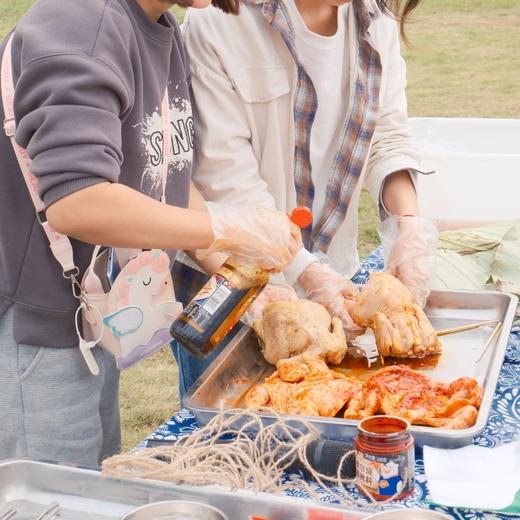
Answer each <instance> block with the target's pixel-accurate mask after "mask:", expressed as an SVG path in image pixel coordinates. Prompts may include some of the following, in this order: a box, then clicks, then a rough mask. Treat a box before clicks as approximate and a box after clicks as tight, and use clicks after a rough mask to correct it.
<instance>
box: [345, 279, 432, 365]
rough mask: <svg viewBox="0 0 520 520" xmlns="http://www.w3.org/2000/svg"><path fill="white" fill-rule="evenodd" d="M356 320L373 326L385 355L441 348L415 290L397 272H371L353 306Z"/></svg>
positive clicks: (426, 352)
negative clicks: (417, 302)
mask: <svg viewBox="0 0 520 520" xmlns="http://www.w3.org/2000/svg"><path fill="white" fill-rule="evenodd" d="M353 318H354V321H355V322H356V323H357V324H358V325H359V326H361V327H370V328H371V329H373V330H374V335H375V337H376V343H377V347H378V349H379V352H380V354H381V355H382V356H384V357H386V356H392V357H397V358H406V357H417V358H420V357H424V356H427V355H430V354H439V353H440V352H441V348H442V347H441V343H440V341H439V339H438V337H437V334H436V333H435V330H434V329H433V327H432V325H431V323H430V321H429V320H428V318H427V317H426V314H424V312H423V310H422V309H421V308H420V307H419V306H418V305H416V304H415V302H414V299H413V296H412V293H411V292H410V291H409V290H408V289H407V288H406V287H405V286H404V285H403V284H402V283H401V282H400V281H399V280H398V279H397V278H395V277H394V276H392V275H390V274H387V273H379V272H378V273H372V274H371V275H370V278H369V280H368V282H367V283H366V284H365V286H364V287H363V288H362V289H361V292H360V294H359V298H358V301H357V303H356V305H355V306H354V310H353Z"/></svg>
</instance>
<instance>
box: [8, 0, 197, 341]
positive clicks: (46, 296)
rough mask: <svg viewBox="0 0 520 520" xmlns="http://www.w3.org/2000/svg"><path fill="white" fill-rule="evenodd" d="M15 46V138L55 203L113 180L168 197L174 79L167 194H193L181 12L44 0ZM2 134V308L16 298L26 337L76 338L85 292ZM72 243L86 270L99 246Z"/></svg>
mask: <svg viewBox="0 0 520 520" xmlns="http://www.w3.org/2000/svg"><path fill="white" fill-rule="evenodd" d="M4 45H5V42H4V43H3V44H2V46H1V48H0V52H3V48H4ZM12 57H13V76H14V81H15V101H14V107H15V114H16V123H17V132H16V141H17V142H18V143H19V144H20V145H21V146H22V147H24V148H27V150H28V153H29V155H30V157H31V159H32V160H33V171H34V173H35V175H36V176H37V177H38V185H39V191H40V196H41V197H42V199H43V201H44V203H45V206H46V207H48V206H49V205H51V204H52V203H53V202H55V201H56V200H58V199H60V198H61V197H65V196H67V195H68V194H70V193H73V192H75V191H77V190H81V189H83V188H86V187H88V186H92V185H94V184H96V183H99V182H104V181H109V182H120V183H122V184H125V185H127V186H130V187H132V188H134V189H136V190H138V191H140V192H142V193H145V194H147V195H149V196H151V197H154V198H155V199H159V198H160V194H161V171H162V170H161V161H162V155H161V154H162V133H163V132H162V121H161V114H160V106H161V100H162V98H163V94H164V90H165V87H166V85H167V84H168V91H169V101H170V120H171V134H172V143H171V144H172V154H171V156H170V162H169V176H168V183H167V191H166V197H167V203H169V204H173V205H176V206H182V207H186V206H187V204H188V197H189V181H190V175H191V166H192V148H193V119H192V116H191V104H190V99H189V87H188V66H187V63H186V57H185V54H184V49H183V46H182V42H181V35H180V30H179V27H178V25H177V23H176V21H175V19H174V17H173V16H172V15H171V14H170V13H167V14H166V15H165V16H163V17H162V18H161V19H160V20H159V21H158V22H153V21H152V20H150V19H149V18H148V17H147V15H146V13H145V12H144V11H143V10H142V9H141V7H140V6H139V4H138V3H137V1H136V0H67V1H66V2H64V1H63V0H39V1H38V2H37V3H36V4H35V5H34V6H33V8H32V9H31V10H29V11H28V13H27V14H26V15H25V17H24V18H23V19H22V20H21V22H20V23H19V25H18V26H17V27H16V28H15V31H14V39H13V53H12ZM0 118H1V120H2V121H3V119H4V114H3V109H2V105H1V103H0ZM0 134H1V135H0V316H1V315H2V314H3V313H5V311H6V310H7V308H8V307H10V306H11V305H14V308H15V319H14V328H15V330H14V333H15V338H16V340H17V341H18V342H19V343H24V344H30V345H40V346H52V347H72V346H75V345H77V343H78V342H77V338H76V334H75V329H74V312H75V310H76V308H77V301H76V300H75V299H74V297H73V296H72V293H71V288H70V283H69V282H68V281H66V280H65V279H64V278H63V277H62V273H61V267H60V265H59V264H58V262H57V261H56V260H55V258H54V257H53V256H52V255H51V252H50V249H49V245H48V241H47V238H46V236H45V234H44V232H43V230H42V229H41V227H40V224H39V223H38V221H37V220H36V218H35V212H34V207H33V205H32V202H31V199H30V197H29V193H28V191H27V188H26V186H25V183H24V181H23V178H22V174H21V172H20V170H19V167H18V163H17V162H16V158H15V155H14V152H13V150H12V147H11V143H10V141H9V140H8V138H7V137H6V135H5V134H4V132H3V131H2V132H0ZM109 225H110V222H107V226H109ZM72 243H73V247H74V255H75V260H76V265H77V266H78V267H79V268H80V270H81V272H82V273H83V272H84V270H85V268H86V266H87V264H88V262H89V260H90V256H91V253H92V246H91V245H88V244H85V243H83V242H79V241H75V240H72Z"/></svg>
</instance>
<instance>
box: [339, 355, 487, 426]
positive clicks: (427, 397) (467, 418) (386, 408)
mask: <svg viewBox="0 0 520 520" xmlns="http://www.w3.org/2000/svg"><path fill="white" fill-rule="evenodd" d="M481 400H482V387H480V386H479V384H478V383H477V381H475V379H473V378H470V377H461V378H459V379H456V380H455V381H453V382H452V383H450V384H445V383H439V382H435V381H433V380H432V379H430V378H429V377H428V376H426V375H424V374H421V373H420V372H417V371H415V370H412V369H411V368H409V367H406V366H403V365H396V366H390V367H386V368H383V369H381V370H378V371H377V372H376V373H375V374H374V375H373V376H371V377H369V378H368V379H367V380H366V382H365V396H364V398H363V403H362V409H361V410H360V412H359V413H358V414H352V413H350V411H348V410H347V411H346V412H345V415H344V416H345V417H346V418H355V419H358V418H363V417H369V416H371V415H378V414H386V415H397V416H399V417H402V418H404V419H408V420H409V421H410V422H411V423H412V424H423V425H427V426H434V427H437V428H447V429H453V430H456V429H462V428H469V427H470V426H473V425H474V424H475V422H476V420H477V415H478V409H479V407H480V403H481Z"/></svg>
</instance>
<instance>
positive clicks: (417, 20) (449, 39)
mask: <svg viewBox="0 0 520 520" xmlns="http://www.w3.org/2000/svg"><path fill="white" fill-rule="evenodd" d="M32 3H33V1H32V0H2V2H1V4H0V35H3V34H5V33H6V32H7V31H8V30H9V28H10V27H11V26H12V25H13V24H14V23H16V21H17V20H18V19H19V18H20V16H21V15H22V14H23V12H24V11H25V10H26V9H27V8H28V7H30V5H31V4H32ZM173 9H174V10H175V12H176V14H177V16H178V17H179V19H180V18H182V9H180V8H178V7H177V8H175V7H174V8H173ZM519 27H520V2H519V1H518V0H423V4H422V5H421V6H420V8H419V9H418V11H417V13H416V14H415V16H414V19H413V21H412V23H411V24H410V25H409V28H408V35H409V39H410V41H411V43H412V46H411V47H410V48H408V49H404V50H403V54H404V56H405V59H406V61H407V63H408V101H409V113H410V115H411V116H453V117H456V116H465V117H506V118H507V117H514V118H520V79H519V76H518V72H519V71H520V38H519V36H518V28H519ZM360 222H361V229H360V236H359V250H360V254H361V255H366V253H368V252H369V251H370V250H371V249H373V247H374V245H376V244H377V232H376V231H375V227H376V225H377V222H378V217H377V214H376V211H375V208H374V204H373V202H372V201H371V200H370V198H369V197H368V196H367V194H366V193H364V194H363V199H362V201H361V207H360ZM176 386H177V367H176V366H175V363H174V362H173V361H172V357H171V355H170V353H169V352H168V351H167V350H163V351H162V352H160V353H158V354H156V355H155V356H153V357H152V358H150V359H148V360H146V361H144V362H142V363H140V364H138V365H137V366H136V367H133V368H131V369H129V370H126V371H124V372H123V373H122V378H121V411H122V420H123V445H124V448H130V447H132V446H134V445H135V444H136V443H137V442H138V441H139V440H141V439H142V438H144V437H145V436H146V435H147V434H148V433H149V432H151V431H152V430H153V429H154V428H155V427H156V426H158V425H159V424H160V423H161V422H162V421H164V420H165V419H166V418H168V417H170V415H171V414H172V412H174V411H175V410H177V408H178V396H177V390H176Z"/></svg>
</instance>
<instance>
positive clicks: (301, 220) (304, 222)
mask: <svg viewBox="0 0 520 520" xmlns="http://www.w3.org/2000/svg"><path fill="white" fill-rule="evenodd" d="M289 218H290V219H291V220H292V221H293V222H294V223H295V224H296V225H297V226H298V227H299V228H306V227H307V226H310V225H311V224H312V211H311V210H310V209H309V208H306V207H305V206H297V207H296V208H294V209H293V210H292V211H291V214H290V215H289Z"/></svg>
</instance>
